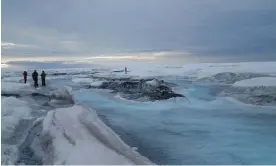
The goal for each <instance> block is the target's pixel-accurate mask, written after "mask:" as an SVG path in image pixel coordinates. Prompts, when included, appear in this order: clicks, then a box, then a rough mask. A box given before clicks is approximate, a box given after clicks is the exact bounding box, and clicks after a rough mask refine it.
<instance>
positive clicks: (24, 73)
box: [23, 71, 28, 84]
mask: <svg viewBox="0 0 276 166" xmlns="http://www.w3.org/2000/svg"><path fill="white" fill-rule="evenodd" d="M23 76H24V83H25V84H26V82H27V76H28V73H27V72H26V71H24V72H23Z"/></svg>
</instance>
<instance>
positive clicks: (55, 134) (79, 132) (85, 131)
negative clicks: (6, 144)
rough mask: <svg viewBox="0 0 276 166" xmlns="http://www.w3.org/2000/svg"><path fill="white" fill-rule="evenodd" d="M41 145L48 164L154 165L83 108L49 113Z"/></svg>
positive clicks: (71, 108)
mask: <svg viewBox="0 0 276 166" xmlns="http://www.w3.org/2000/svg"><path fill="white" fill-rule="evenodd" d="M38 137H39V140H40V141H41V145H42V147H43V148H42V149H43V155H44V156H42V157H43V158H44V163H43V164H51V165H52V164H55V165H56V164H64V165H71V164H73V165H80V164H81V165H94V164H96V165H110V164H116V165H125V164H127V165H129V164H141V165H142V164H152V163H151V162H150V161H149V160H148V159H147V158H145V157H143V156H141V155H140V154H139V153H138V152H136V151H135V150H134V149H133V148H131V147H129V146H128V145H126V144H125V143H124V142H123V141H122V140H121V139H120V137H119V136H118V135H116V134H115V133H114V132H113V131H112V130H111V129H110V128H109V127H107V126H106V125H105V124H104V123H103V122H102V121H101V120H100V119H99V117H98V116H97V114H96V112H95V111H94V110H91V109H89V108H86V107H84V106H80V105H74V106H73V107H69V108H59V109H56V110H53V111H50V112H48V114H47V116H46V117H45V119H44V121H43V130H42V133H41V134H40V135H39V136H38Z"/></svg>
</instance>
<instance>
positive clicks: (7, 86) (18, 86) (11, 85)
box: [1, 81, 35, 94]
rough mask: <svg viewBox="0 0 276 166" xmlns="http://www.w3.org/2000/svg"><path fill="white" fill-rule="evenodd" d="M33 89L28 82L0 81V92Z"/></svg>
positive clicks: (28, 90)
mask: <svg viewBox="0 0 276 166" xmlns="http://www.w3.org/2000/svg"><path fill="white" fill-rule="evenodd" d="M34 91H35V89H34V88H33V87H32V86H31V85H30V84H29V83H27V84H24V83H16V82H4V81H1V92H2V93H8V94H10V93H15V94H20V93H32V92H34Z"/></svg>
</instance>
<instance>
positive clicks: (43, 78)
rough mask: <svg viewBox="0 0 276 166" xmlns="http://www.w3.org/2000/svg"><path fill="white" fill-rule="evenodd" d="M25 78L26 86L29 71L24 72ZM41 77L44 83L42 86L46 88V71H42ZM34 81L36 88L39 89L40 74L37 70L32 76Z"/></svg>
mask: <svg viewBox="0 0 276 166" xmlns="http://www.w3.org/2000/svg"><path fill="white" fill-rule="evenodd" d="M23 76H24V82H25V84H26V83H27V76H28V73H27V71H24V72H23ZM40 76H41V82H42V86H46V81H45V80H46V73H45V72H44V71H42V73H41V74H40ZM32 77H33V80H34V86H35V87H38V73H37V72H36V70H34V72H33V74H32Z"/></svg>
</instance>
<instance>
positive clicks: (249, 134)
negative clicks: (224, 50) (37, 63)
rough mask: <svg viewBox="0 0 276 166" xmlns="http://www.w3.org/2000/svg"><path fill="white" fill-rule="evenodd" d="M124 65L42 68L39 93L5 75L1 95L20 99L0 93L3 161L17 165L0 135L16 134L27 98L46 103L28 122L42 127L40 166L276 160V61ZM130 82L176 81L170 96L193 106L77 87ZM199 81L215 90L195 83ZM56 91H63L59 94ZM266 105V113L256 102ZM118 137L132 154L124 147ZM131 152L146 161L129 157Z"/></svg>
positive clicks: (27, 111)
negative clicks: (43, 74) (133, 99)
mask: <svg viewBox="0 0 276 166" xmlns="http://www.w3.org/2000/svg"><path fill="white" fill-rule="evenodd" d="M256 66H258V67H256ZM127 67H128V69H129V72H128V73H127V74H125V73H124V72H114V69H118V70H123V69H124V66H115V65H114V66H109V67H108V68H107V67H106V66H104V67H102V68H98V69H64V70H57V69H51V70H47V71H46V73H47V76H48V77H47V80H49V81H48V83H47V87H43V88H42V87H39V89H35V88H33V87H32V85H31V84H30V83H31V82H30V81H29V80H28V81H29V82H28V83H27V84H23V83H20V82H22V80H21V76H22V73H21V71H20V72H17V71H10V72H5V73H4V74H2V80H1V83H2V87H1V91H2V94H3V93H9V94H19V95H20V96H19V97H18V98H14V97H2V101H1V103H2V149H1V150H2V156H1V157H2V164H14V163H15V162H16V160H17V157H16V156H20V154H21V153H22V152H21V151H20V150H18V146H19V145H18V144H5V143H3V139H4V138H6V139H8V141H10V140H9V137H12V138H14V137H18V135H20V136H21V135H24V133H23V134H22V133H21V129H23V128H19V130H20V131H19V130H18V129H16V131H14V128H15V126H18V125H20V126H21V122H22V121H23V122H24V121H25V120H23V119H25V118H26V119H28V118H29V116H30V115H33V111H34V110H31V107H32V109H33V106H32V105H29V104H30V102H29V101H31V104H33V103H35V102H37V103H36V104H39V103H43V104H42V105H39V106H37V105H36V106H35V108H40V107H42V109H44V108H43V107H44V106H45V110H44V112H43V111H40V113H37V114H36V115H39V116H38V117H35V118H36V119H37V120H35V118H34V117H33V118H34V119H33V121H32V123H31V124H33V125H38V126H40V127H41V126H42V127H43V128H42V131H41V133H40V130H39V133H38V134H37V135H38V137H36V141H41V142H39V143H38V142H35V141H34V142H32V140H31V139H30V140H31V141H30V142H31V143H32V149H33V150H34V151H35V153H34V154H37V155H39V156H43V157H44V159H45V160H43V162H44V164H89V165H90V164H151V162H150V161H149V160H148V159H146V158H145V157H143V156H146V157H148V158H149V159H150V160H152V161H153V162H155V163H157V164H204V163H207V164H216V163H218V164H243V163H245V164H248V163H249V164H258V163H259V164H266V163H268V164H271V163H273V162H274V163H275V161H276V160H275V155H274V154H275V148H273V147H275V143H274V142H275V141H273V138H275V134H276V133H275V132H274V131H275V130H273V129H274V128H275V121H273V118H274V116H275V106H273V104H274V105H275V103H276V101H275V96H276V91H275V90H276V89H275V82H276V80H275V76H276V72H275V69H276V62H261V63H259V62H258V63H257V62H256V63H255V62H254V63H204V64H189V65H182V66H165V65H157V64H151V65H143V67H141V64H139V65H135V64H129V65H128V66H127ZM89 77H91V78H89ZM97 77H98V78H99V79H97ZM101 77H102V78H101ZM137 77H138V78H142V79H144V78H145V79H148V77H150V78H151V79H153V80H152V81H148V82H147V83H146V84H148V85H147V86H149V87H150V86H155V84H158V82H157V80H160V79H162V80H165V81H166V82H167V81H168V82H169V83H172V84H174V83H175V84H176V86H172V87H173V90H175V91H176V92H178V93H179V94H183V95H185V96H186V97H187V98H188V99H189V101H190V104H186V103H185V102H183V101H182V100H180V99H179V100H178V99H177V100H176V99H169V100H164V101H156V102H146V103H141V102H130V100H126V99H123V98H122V97H121V95H122V94H121V93H120V92H118V93H116V94H117V95H116V94H112V93H110V92H109V91H108V92H106V93H103V92H102V91H101V89H97V90H94V89H93V90H92V89H91V88H90V89H89V88H87V87H89V86H87V87H85V88H83V84H85V85H86V84H87V85H90V86H95V87H100V86H101V85H102V81H106V80H109V79H110V80H112V79H113V78H120V80H122V82H123V81H124V80H128V78H137ZM159 77H161V78H159ZM92 78H93V79H92ZM95 78H96V79H95ZM154 78H156V80H155V79H154ZM201 78H202V80H204V81H207V82H208V81H209V82H211V83H215V85H211V84H210V85H209V84H206V85H205V84H204V85H202V84H199V83H200V81H199V79H201ZM52 79H53V80H52ZM216 83H218V84H216ZM221 84H227V85H221ZM48 85H50V86H53V87H50V86H48ZM64 85H68V86H71V85H72V88H70V87H63V86H64ZM60 86H61V87H63V88H60V89H56V88H58V87H60ZM49 87H50V88H49ZM55 89H56V90H55ZM76 89H77V90H76ZM52 90H54V91H52ZM78 90H81V91H80V92H78ZM42 91H43V94H45V97H44V99H43V101H42V99H41V98H42V97H41V96H39V97H35V94H36V93H40V92H42ZM50 91H52V92H50ZM24 94H27V96H26V95H24ZM33 94H34V95H33ZM73 94H74V95H75V96H73ZM6 96H8V95H6ZM48 97H50V99H51V100H50V101H48ZM26 98H28V99H26ZM46 98H47V100H46ZM233 98H234V99H238V101H237V100H234V99H233ZM29 99H32V100H29ZM37 100H41V102H38V101H37ZM246 100H250V102H246ZM241 102H242V103H241ZM75 103H77V104H85V105H89V107H90V108H91V109H89V108H87V107H85V106H83V105H74V104H75ZM244 103H250V104H244ZM267 103H268V104H269V105H270V107H264V106H256V105H267ZM44 104H45V105H44ZM49 105H50V106H49ZM72 105H74V106H72ZM46 106H47V107H46ZM60 107H62V108H60ZM64 107H67V108H64ZM46 108H47V109H46ZM52 108H54V109H53V110H52V111H49V112H48V114H47V111H48V110H50V109H52ZM57 108H58V109H57ZM92 108H93V109H92ZM94 109H95V110H94ZM35 111H37V112H39V110H35ZM95 111H96V112H97V114H98V115H99V116H100V117H101V119H99V117H98V115H97V114H96V112H95ZM45 114H47V116H46V115H45ZM44 117H45V118H44ZM101 120H103V121H104V122H106V124H108V126H109V127H110V128H109V127H107V126H106V125H105V124H104V123H103V122H102V121H101ZM105 120H106V121H105ZM41 121H43V122H41ZM24 123H25V122H24ZM41 123H42V124H41ZM111 128H112V129H113V130H114V131H116V134H115V133H114V132H113V131H112V130H111ZM29 131H31V130H29ZM24 132H25V131H24ZM5 133H6V134H5ZM18 133H20V134H18ZM27 133H28V131H27ZM39 134H40V135H39ZM117 134H119V135H120V137H121V138H122V139H123V140H124V141H125V142H126V143H127V144H128V145H130V146H133V147H135V148H132V147H130V146H128V145H126V143H124V142H123V141H122V140H121V138H120V137H119V136H118V135H117ZM11 140H12V139H11ZM16 143H18V142H16ZM38 147H39V148H40V150H39V148H38ZM136 147H137V148H138V151H139V152H140V153H141V154H142V155H143V156H141V155H140V154H139V153H138V152H136V151H135V149H136ZM27 154H28V155H30V154H31V153H27ZM13 156H15V157H13ZM19 158H20V157H19ZM3 160H4V161H3ZM30 160H31V159H30ZM23 163H24V162H23Z"/></svg>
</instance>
